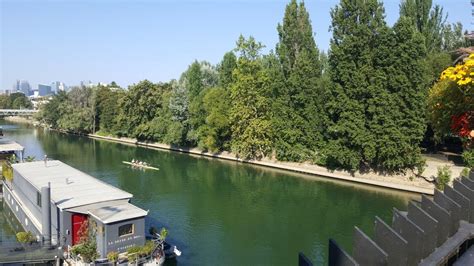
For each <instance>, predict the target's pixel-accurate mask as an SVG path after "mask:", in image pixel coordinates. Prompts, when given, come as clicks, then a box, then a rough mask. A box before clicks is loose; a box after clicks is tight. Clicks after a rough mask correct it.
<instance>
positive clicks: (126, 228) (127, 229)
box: [118, 224, 133, 237]
mask: <svg viewBox="0 0 474 266" xmlns="http://www.w3.org/2000/svg"><path fill="white" fill-rule="evenodd" d="M118 231H119V237H120V236H126V235H130V234H133V224H124V225H121V226H119V229H118Z"/></svg>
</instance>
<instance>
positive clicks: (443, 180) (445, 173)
mask: <svg viewBox="0 0 474 266" xmlns="http://www.w3.org/2000/svg"><path fill="white" fill-rule="evenodd" d="M450 181H451V169H450V168H449V166H447V165H445V166H443V167H438V176H437V177H436V188H437V189H439V190H443V189H444V187H445V186H446V185H447V184H448V183H449V182H450Z"/></svg>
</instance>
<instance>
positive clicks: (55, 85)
mask: <svg viewBox="0 0 474 266" xmlns="http://www.w3.org/2000/svg"><path fill="white" fill-rule="evenodd" d="M59 84H61V82H59V81H55V82H52V83H51V92H52V93H58V91H59Z"/></svg>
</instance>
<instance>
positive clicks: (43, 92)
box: [38, 84, 52, 96]
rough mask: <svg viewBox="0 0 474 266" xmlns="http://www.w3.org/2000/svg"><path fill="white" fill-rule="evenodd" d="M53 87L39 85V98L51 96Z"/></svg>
mask: <svg viewBox="0 0 474 266" xmlns="http://www.w3.org/2000/svg"><path fill="white" fill-rule="evenodd" d="M51 94H52V92H51V86H48V85H44V84H38V95H39V96H48V95H51Z"/></svg>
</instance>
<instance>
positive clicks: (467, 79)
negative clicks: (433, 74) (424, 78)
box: [440, 54, 474, 93]
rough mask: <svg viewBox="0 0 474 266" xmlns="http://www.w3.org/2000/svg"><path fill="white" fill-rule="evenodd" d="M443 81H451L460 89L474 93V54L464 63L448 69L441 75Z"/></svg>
mask: <svg viewBox="0 0 474 266" xmlns="http://www.w3.org/2000/svg"><path fill="white" fill-rule="evenodd" d="M440 79H441V80H445V79H450V80H451V81H453V82H456V83H457V85H458V86H459V89H461V90H463V91H465V93H468V92H469V91H471V92H472V85H473V84H474V54H471V55H469V57H468V58H467V59H466V60H465V61H464V62H463V63H462V64H458V65H456V66H454V67H448V68H447V69H446V70H444V71H443V72H442V73H441V77H440Z"/></svg>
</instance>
